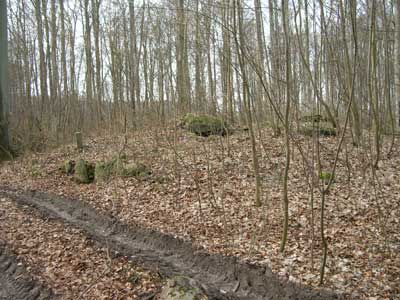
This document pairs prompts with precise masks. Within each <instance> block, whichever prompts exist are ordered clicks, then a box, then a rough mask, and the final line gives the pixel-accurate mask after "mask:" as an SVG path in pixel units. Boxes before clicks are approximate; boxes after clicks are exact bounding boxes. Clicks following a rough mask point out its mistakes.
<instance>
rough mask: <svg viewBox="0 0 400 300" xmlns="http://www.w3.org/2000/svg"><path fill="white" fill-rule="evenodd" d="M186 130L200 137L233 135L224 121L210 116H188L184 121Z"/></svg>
mask: <svg viewBox="0 0 400 300" xmlns="http://www.w3.org/2000/svg"><path fill="white" fill-rule="evenodd" d="M182 123H183V126H184V128H186V129H187V130H189V131H191V132H193V133H195V134H197V135H199V136H204V137H207V136H210V135H222V136H224V135H226V134H228V133H231V130H230V127H229V125H228V124H227V123H226V122H225V121H224V120H223V119H222V118H218V117H214V116H210V115H194V114H187V115H185V117H184V118H183V120H182Z"/></svg>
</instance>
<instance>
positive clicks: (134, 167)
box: [123, 163, 151, 178]
mask: <svg viewBox="0 0 400 300" xmlns="http://www.w3.org/2000/svg"><path fill="white" fill-rule="evenodd" d="M150 175H151V170H150V169H149V168H148V167H147V166H146V165H144V164H142V163H133V164H130V165H128V166H126V168H125V169H124V172H123V176H124V177H141V178H143V177H147V176H150Z"/></svg>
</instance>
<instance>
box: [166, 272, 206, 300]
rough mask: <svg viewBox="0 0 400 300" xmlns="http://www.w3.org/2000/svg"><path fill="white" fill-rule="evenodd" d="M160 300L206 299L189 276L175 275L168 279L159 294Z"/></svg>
mask: <svg viewBox="0 0 400 300" xmlns="http://www.w3.org/2000/svg"><path fill="white" fill-rule="evenodd" d="M159 299H160V300H208V299H209V298H208V296H207V295H206V294H205V293H204V292H203V290H202V288H201V287H199V286H198V284H197V283H196V282H195V281H194V280H193V279H190V278H187V277H185V276H175V277H173V278H170V279H168V281H167V283H166V285H165V286H164V288H163V289H162V291H161V294H160V296H159Z"/></svg>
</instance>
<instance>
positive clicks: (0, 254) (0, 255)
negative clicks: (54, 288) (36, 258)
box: [0, 243, 55, 300]
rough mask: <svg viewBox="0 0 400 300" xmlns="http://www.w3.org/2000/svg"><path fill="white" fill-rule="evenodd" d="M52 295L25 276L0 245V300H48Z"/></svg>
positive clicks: (22, 270) (14, 258)
mask: <svg viewBox="0 0 400 300" xmlns="http://www.w3.org/2000/svg"><path fill="white" fill-rule="evenodd" d="M54 298H55V297H53V293H52V292H51V291H50V290H49V289H47V288H45V287H43V286H42V285H41V284H39V283H38V282H36V281H34V280H32V279H31V278H30V277H29V276H27V272H26V269H25V268H24V267H23V266H22V265H21V263H19V262H18V260H17V258H16V257H15V256H14V255H13V254H12V253H11V252H10V251H9V250H8V249H7V248H6V246H5V245H4V244H2V243H0V300H10V299H12V300H50V299H54Z"/></svg>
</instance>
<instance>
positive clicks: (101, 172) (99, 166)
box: [94, 162, 112, 182]
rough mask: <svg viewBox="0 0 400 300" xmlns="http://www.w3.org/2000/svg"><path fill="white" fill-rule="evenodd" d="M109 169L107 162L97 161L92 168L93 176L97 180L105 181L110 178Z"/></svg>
mask: <svg viewBox="0 0 400 300" xmlns="http://www.w3.org/2000/svg"><path fill="white" fill-rule="evenodd" d="M111 171H112V170H110V168H109V165H108V164H107V163H105V162H97V163H96V166H95V168H94V178H95V180H96V181H97V182H103V181H107V180H109V179H110V176H111Z"/></svg>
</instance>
